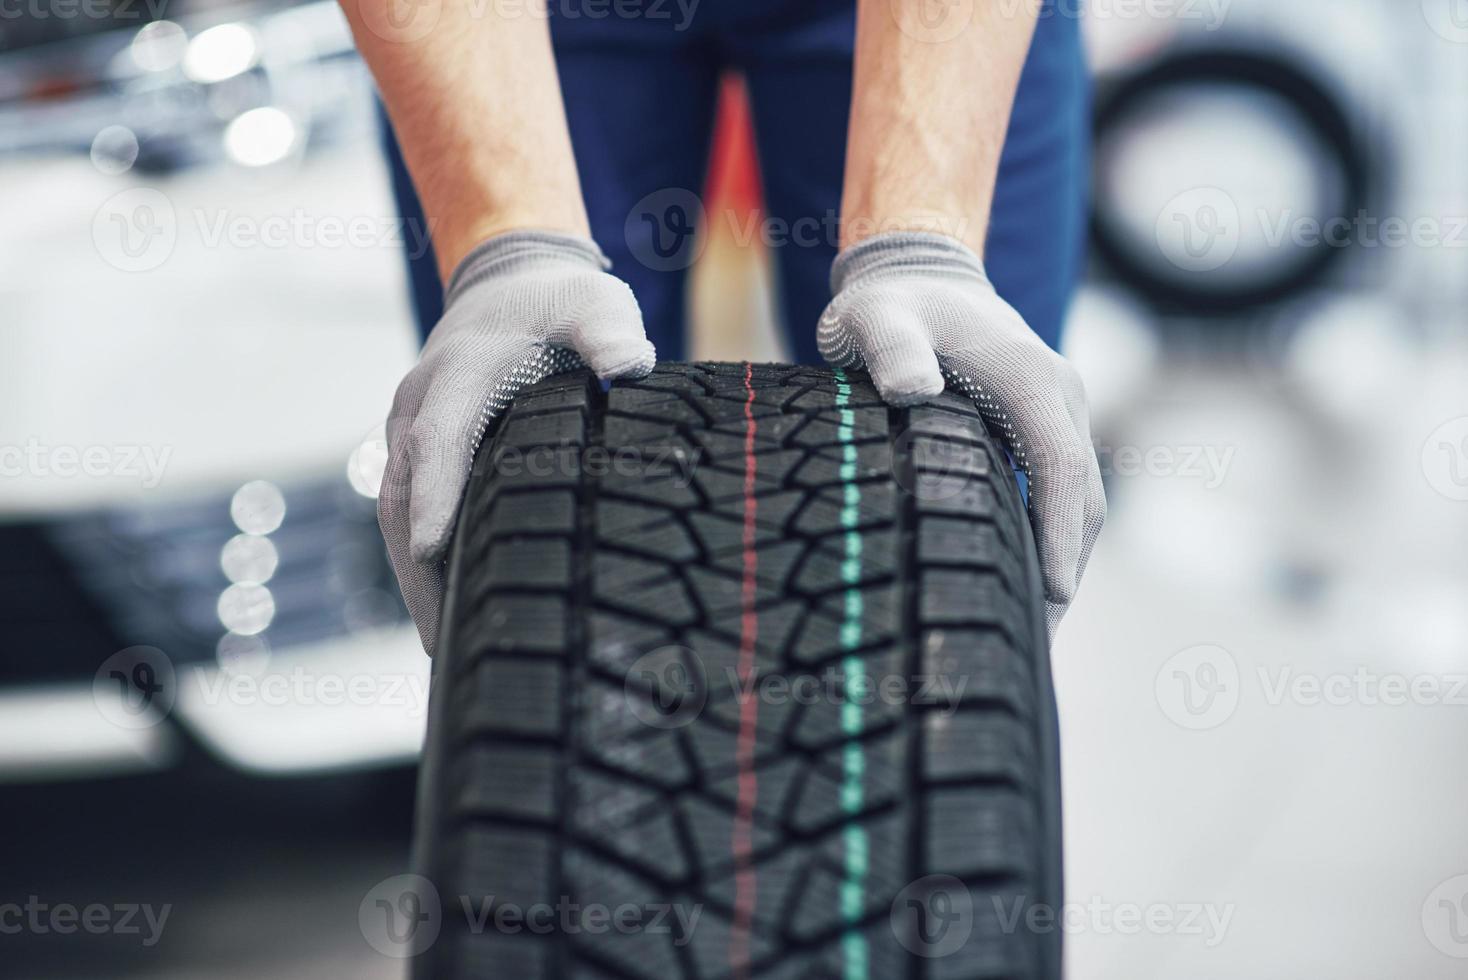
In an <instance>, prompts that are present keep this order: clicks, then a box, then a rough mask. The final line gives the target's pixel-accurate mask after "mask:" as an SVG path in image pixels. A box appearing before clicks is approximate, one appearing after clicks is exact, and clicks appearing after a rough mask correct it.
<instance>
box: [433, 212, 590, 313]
mask: <svg viewBox="0 0 1468 980" xmlns="http://www.w3.org/2000/svg"><path fill="white" fill-rule="evenodd" d="M547 261H565V262H577V263H584V264H585V265H587V266H590V267H591V268H593V269H596V270H597V271H598V272H606V271H607V270H609V269H611V267H612V263H611V260H610V259H608V258H607V257H606V256H605V255H604V254H602V250H601V249H600V248H599V247H598V246H597V244H596V242H594V241H592V240H591V239H590V238H583V237H582V236H580V235H567V234H564V233H562V232H556V231H538V230H535V231H507V232H504V233H503V234H499V235H495V236H494V237H493V238H486V239H485V240H484V241H482V242H480V243H479V244H478V245H475V246H474V247H473V248H472V249H470V250H469V254H468V255H465V256H464V258H463V259H462V260H461V261H460V262H459V264H458V266H457V267H456V268H455V269H454V274H453V275H451V276H449V282H448V286H446V287H445V288H444V305H445V306H447V305H449V304H451V303H453V301H454V297H456V296H457V295H458V294H459V293H461V292H463V291H464V290H466V289H468V288H469V287H471V286H473V285H475V284H476V283H480V282H483V281H484V280H486V279H489V278H492V277H493V276H496V275H500V274H503V273H505V272H511V271H515V270H516V269H517V268H518V267H520V266H522V265H524V264H525V263H527V262H537V263H539V262H547Z"/></svg>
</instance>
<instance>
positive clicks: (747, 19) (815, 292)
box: [385, 0, 1090, 363]
mask: <svg viewBox="0 0 1468 980" xmlns="http://www.w3.org/2000/svg"><path fill="white" fill-rule="evenodd" d="M898 2H912V3H927V2H932V0H898ZM615 4H622V6H621V7H620V8H619V7H618V6H616V5H615ZM548 5H549V7H550V13H551V29H552V36H553V39H554V42H555V49H556V58H557V64H558V67H559V71H560V78H561V87H562V90H563V92H564V94H565V101H566V111H567V116H568V119H569V122H570V127H571V138H572V143H573V145H574V147H575V153H576V164H577V167H578V169H579V170H580V175H581V183H582V188H583V191H584V194H585V198H586V206H587V209H588V212H589V214H590V218H591V231H592V236H593V237H594V238H595V239H596V241H597V243H598V244H600V245H601V247H602V249H603V250H604V251H605V252H606V253H607V256H608V257H609V258H610V259H611V260H612V263H613V272H614V273H615V274H616V275H618V276H620V277H621V278H623V279H625V280H626V281H627V282H628V283H629V284H630V285H631V286H632V289H633V291H634V293H635V294H636V296H637V299H638V302H639V304H640V305H641V307H642V311H643V317H644V321H645V324H646V327H647V335H648V338H649V339H650V340H651V341H652V342H653V344H654V345H655V346H656V347H657V350H658V356H659V357H661V358H663V359H666V360H680V359H682V358H683V357H684V352H685V350H686V329H685V327H686V324H685V319H686V305H687V304H686V289H687V270H686V269H676V268H675V269H660V268H652V267H650V265H657V263H645V262H640V261H638V259H637V258H636V257H635V256H636V255H639V254H641V255H646V254H647V249H648V248H649V247H650V244H651V243H650V241H649V242H638V241H636V240H635V236H636V235H638V234H646V235H649V236H651V235H653V234H654V233H655V229H654V228H653V227H652V226H651V223H649V224H648V225H644V226H638V225H637V223H635V222H634V223H632V224H631V225H629V223H628V220H627V219H628V215H629V213H630V212H631V211H632V209H633V207H634V206H635V205H636V204H637V203H638V202H639V201H641V200H642V199H643V198H644V197H646V196H647V195H648V194H650V193H652V192H654V191H660V190H663V189H667V188H688V189H692V190H695V191H696V190H698V189H699V188H701V187H702V186H703V181H704V176H705V170H706V168H707V165H708V157H709V145H710V139H711V135H712V129H713V124H714V115H715V113H714V109H715V102H716V99H717V96H718V91H719V78H720V75H721V73H722V72H724V71H725V70H726V69H737V70H738V71H740V72H742V73H743V75H744V77H745V79H746V81H747V86H748V92H749V100H750V106H751V109H752V111H753V116H754V128H755V138H756V143H757V146H758V154H759V165H760V175H761V180H762V183H763V187H764V195H765V204H766V208H767V211H768V215H769V217H770V218H773V219H778V220H779V221H780V222H781V223H782V225H783V227H786V228H789V227H792V226H794V223H795V222H796V221H797V220H799V219H805V222H804V223H805V225H806V226H807V227H810V222H816V223H817V224H816V226H817V227H821V228H825V227H826V226H827V225H828V224H829V216H830V215H834V214H839V212H840V204H841V181H842V173H843V170H844V162H845V153H846V126H847V115H848V110H849V107H850V104H851V85H852V77H851V65H852V49H853V43H854V41H855V31H856V12H855V3H854V2H853V0H698V2H696V3H694V2H693V0H683V3H682V5H681V6H680V4H679V3H678V0H606V2H603V3H601V4H597V3H593V2H587V0H548ZM690 5H691V7H692V15H691V16H686V11H687V10H688V9H689V7H690ZM629 8H630V9H636V10H639V11H641V12H642V15H641V16H636V17H627V16H620V17H619V16H617V15H616V13H615V10H616V9H624V10H625V9H629ZM1076 10H1077V4H1075V3H1073V2H1069V0H1063V2H1061V3H1060V4H1059V5H1057V4H1056V3H1055V0H1046V3H1045V7H1044V9H1043V11H1042V13H1041V17H1040V21H1039V24H1038V26H1037V28H1036V31H1035V38H1034V41H1033V44H1032V45H1031V48H1030V52H1029V57H1028V60H1027V61H1026V63H1025V68H1024V73H1023V75H1022V76H1021V79H1020V84H1019V91H1018V94H1017V96H1016V98H1015V104H1014V111H1013V116H1012V119H1011V122H1010V126H1009V133H1008V137H1007V139H1006V142H1005V146H1004V153H1003V157H1002V159H1001V162H1000V167H999V179H998V184H997V187H996V190H995V197H994V207H993V216H992V220H991V225H990V228H989V238H988V244H987V254H986V256H985V259H986V266H987V269H988V272H989V276H990V278H991V279H992V280H993V282H994V285H995V287H996V288H997V289H998V291H999V293H1000V295H1001V296H1003V297H1004V298H1005V299H1006V300H1008V301H1009V302H1010V303H1011V304H1013V305H1014V306H1015V307H1016V308H1017V309H1018V310H1019V312H1020V313H1021V314H1022V315H1023V316H1024V318H1025V320H1026V321H1027V322H1028V323H1029V325H1030V327H1031V328H1032V329H1033V330H1034V331H1035V332H1036V333H1037V334H1039V336H1040V337H1041V338H1042V339H1043V340H1044V341H1045V342H1046V343H1048V344H1049V345H1050V346H1052V347H1056V346H1058V343H1059V338H1060V330H1061V325H1062V322H1063V320H1064V316H1065V311H1066V307H1067V304H1068V302H1069V300H1070V298H1071V295H1072V293H1073V291H1074V288H1075V283H1076V280H1077V276H1078V274H1079V271H1080V264H1081V258H1082V250H1083V245H1084V240H1085V230H1086V194H1087V181H1088V171H1089V157H1088V150H1089V137H1090V129H1089V123H1090V89H1089V81H1088V77H1087V73H1086V68H1085V61H1084V56H1083V53H1082V48H1081V38H1080V29H1079V28H1080V25H1079V23H1078V20H1077V17H1076V13H1075V11H1076ZM600 12H605V16H596V15H595V14H596V13H600ZM385 131H386V128H385ZM386 132H387V135H386V143H387V152H388V155H389V161H390V163H391V167H392V177H393V189H394V193H395V195H396V197H397V200H398V203H399V207H400V208H401V210H402V215H403V217H404V219H405V220H408V221H416V222H418V223H417V224H416V225H410V227H417V228H424V227H427V225H426V224H425V223H424V222H423V217H422V210H421V207H420V205H419V203H418V200H417V197H416V195H415V194H414V192H413V187H412V184H411V182H410V180H409V178H408V175H407V171H406V170H405V169H404V167H403V162H402V156H401V154H400V152H399V151H398V148H397V146H396V144H395V143H394V141H393V137H392V135H391V132H390V131H386ZM638 227H642V228H643V229H644V230H643V231H641V232H639V231H638V230H637V228H638ZM629 235H630V236H634V237H633V238H632V240H629ZM835 253H836V243H835V240H834V236H833V235H829V234H824V233H823V234H820V235H815V236H806V238H805V239H804V243H803V244H796V243H793V242H787V243H785V244H783V245H781V246H780V247H777V248H774V249H772V255H773V261H774V263H775V275H776V284H777V297H778V303H779V309H780V312H781V314H782V320H783V323H784V327H785V330H786V332H787V335H788V339H789V344H790V348H791V350H792V351H793V352H794V354H795V357H796V359H797V360H798V361H800V362H802V363H819V361H820V356H819V354H818V352H817V350H816V346H815V337H816V323H817V320H818V319H819V317H820V314H821V311H822V310H823V309H824V308H825V305H826V303H827V302H828V301H829V299H830V286H829V274H830V268H831V261H832V260H833V259H834V258H835ZM409 271H410V276H411V281H412V285H413V294H414V295H413V300H414V308H415V313H416V316H417V319H418V323H419V326H420V329H421V330H422V331H423V333H424V334H425V336H426V334H427V332H428V330H429V329H431V328H432V326H433V324H434V323H436V322H437V320H438V318H439V314H440V312H441V310H442V304H443V297H442V291H441V288H440V284H439V281H438V274H437V271H436V268H435V263H434V257H433V255H432V253H431V252H428V253H427V254H422V255H419V256H416V257H413V256H410V258H409Z"/></svg>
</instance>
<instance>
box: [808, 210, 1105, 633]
mask: <svg viewBox="0 0 1468 980" xmlns="http://www.w3.org/2000/svg"><path fill="white" fill-rule="evenodd" d="M831 289H832V292H833V293H834V294H835V297H836V298H835V299H834V300H832V301H831V305H830V306H828V307H827V308H826V312H825V313H824V314H823V315H822V316H821V325H820V333H819V344H820V349H821V354H822V355H824V356H825V358H826V360H828V361H830V362H831V363H832V364H834V365H835V366H837V367H858V366H861V365H865V366H866V367H867V369H868V370H869V371H870V372H871V375H872V381H873V382H874V383H875V384H876V386H877V391H878V392H879V393H880V394H881V396H882V398H883V400H885V401H887V402H888V403H890V404H893V405H913V404H917V403H920V402H924V401H929V400H931V399H933V398H934V397H936V396H937V395H938V394H939V393H940V392H942V391H943V388H944V379H945V377H946V378H947V379H948V380H950V381H952V382H953V384H954V385H955V386H956V387H957V388H959V389H961V390H962V391H964V392H966V393H967V394H968V395H969V397H971V398H972V399H973V400H974V401H975V402H976V403H978V406H979V411H980V412H981V414H982V415H983V416H984V419H985V421H986V422H987V423H988V424H989V428H990V430H991V431H992V432H993V433H994V435H995V436H996V437H998V438H999V439H1001V440H1002V441H1003V442H1004V443H1005V445H1006V446H1007V447H1008V449H1009V452H1010V453H1011V454H1012V455H1013V456H1014V459H1015V462H1016V463H1018V464H1019V466H1020V467H1021V468H1022V469H1023V470H1024V472H1025V474H1026V476H1027V477H1028V478H1029V484H1030V490H1029V497H1030V515H1031V522H1032V524H1033V525H1034V529H1035V539H1036V543H1037V545H1038V547H1039V551H1040V573H1041V577H1042V579H1043V581H1044V586H1045V600H1046V601H1045V613H1046V617H1045V618H1046V624H1047V626H1048V628H1049V631H1050V633H1051V635H1052V636H1053V635H1054V633H1055V628H1056V626H1057V625H1058V624H1059V623H1060V620H1061V617H1062V616H1064V615H1065V611H1066V609H1067V607H1069V606H1070V603H1071V600H1072V599H1074V598H1075V594H1076V587H1077V586H1078V585H1079V584H1080V579H1081V574H1082V573H1083V572H1084V571H1085V570H1086V561H1087V559H1089V558H1090V555H1091V545H1092V544H1094V543H1095V541H1096V535H1097V534H1099V533H1100V532H1101V525H1102V524H1104V523H1105V521H1106V494H1105V491H1104V490H1103V488H1102V486H1101V472H1100V469H1099V467H1098V466H1097V463H1096V453H1095V450H1094V448H1093V447H1092V445H1091V423H1090V420H1089V417H1088V415H1087V410H1086V394H1085V390H1084V388H1083V386H1082V384H1081V379H1080V376H1079V375H1078V374H1076V371H1075V368H1073V367H1071V366H1070V363H1069V362H1067V361H1066V360H1065V359H1064V358H1062V357H1061V356H1060V355H1059V354H1056V353H1055V352H1053V351H1052V350H1050V348H1048V347H1046V346H1045V344H1044V343H1042V342H1041V341H1040V339H1039V338H1038V337H1036V336H1035V334H1034V333H1033V332H1032V331H1031V330H1030V329H1029V327H1028V326H1026V325H1025V321H1024V320H1023V318H1021V317H1020V315H1019V313H1017V312H1016V311H1015V309H1014V307H1012V306H1010V305H1009V304H1008V303H1006V302H1005V301H1004V300H1002V299H1000V298H999V294H998V293H996V292H995V291H994V287H993V285H991V284H990V282H989V279H988V277H987V276H986V275H985V274H984V265H983V263H982V262H981V261H980V260H979V257H978V256H977V255H975V254H974V253H973V252H972V251H971V250H970V249H968V248H966V247H965V246H964V245H963V244H961V243H960V242H958V241H957V240H956V239H953V238H949V237H947V236H945V235H935V234H925V233H908V232H894V233H889V234H883V235H877V236H875V237H873V238H868V239H866V240H864V241H862V242H859V243H858V244H856V245H855V246H853V247H851V248H848V249H846V250H845V251H843V252H842V253H841V254H840V255H838V256H837V257H836V262H835V265H833V266H832V268H831Z"/></svg>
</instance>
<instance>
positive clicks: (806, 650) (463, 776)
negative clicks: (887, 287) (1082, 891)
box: [413, 364, 1061, 980]
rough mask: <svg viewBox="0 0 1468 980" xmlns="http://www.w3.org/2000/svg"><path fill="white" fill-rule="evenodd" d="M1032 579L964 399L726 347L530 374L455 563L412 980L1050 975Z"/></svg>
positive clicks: (460, 536)
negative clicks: (606, 385) (880, 389)
mask: <svg viewBox="0 0 1468 980" xmlns="http://www.w3.org/2000/svg"><path fill="white" fill-rule="evenodd" d="M839 402H844V403H845V404H844V405H841V404H838V403H839ZM843 412H844V413H845V414H844V415H843ZM751 424H752V426H753V433H754V434H753V436H752V439H753V442H752V445H751V444H750V442H749V441H748V440H749V439H750V438H751V437H750V435H749V428H750V426H751ZM751 461H752V464H753V466H752V469H753V477H752V483H751V482H749V481H750V469H751V467H750V465H749V463H750V462H751ZM843 467H844V469H843ZM749 491H752V492H753V497H752V499H753V500H754V508H753V512H752V521H747V520H746V506H745V503H746V496H747V493H748V492H749ZM747 532H748V533H752V534H753V538H752V540H748V541H747ZM747 544H748V545H750V547H746V545H747ZM751 587H752V589H753V592H752V600H753V601H752V604H751V602H750V601H749V600H750V598H751V594H750V593H749V591H748V590H749V589H750V588H751ZM1040 595H1041V593H1040V586H1039V576H1038V568H1037V564H1036V561H1035V558H1034V546H1033V543H1032V540H1031V537H1030V530H1029V526H1028V523H1027V521H1026V520H1025V514H1024V510H1023V506H1022V503H1021V499H1020V496H1019V492H1018V489H1017V487H1016V485H1015V481H1014V479H1013V478H1012V474H1011V470H1010V468H1009V465H1008V463H1007V462H1006V457H1005V456H1004V454H1003V453H1002V452H1001V451H1000V450H999V449H997V448H996V446H995V444H994V443H993V442H992V441H991V440H990V438H989V436H988V434H987V433H986V431H985V429H984V426H983V423H982V421H981V420H980V418H979V416H978V414H977V413H976V411H975V409H974V407H973V405H972V403H971V402H969V401H968V400H967V399H965V398H964V397H962V396H961V395H958V394H954V393H951V392H950V393H948V394H945V395H943V396H942V397H941V398H940V399H939V401H938V402H937V403H935V404H933V405H930V406H926V407H922V408H915V409H911V410H906V411H904V410H897V409H889V408H888V407H886V406H884V405H883V404H882V403H881V401H880V400H879V399H878V397H877V395H876V392H875V390H874V389H873V388H872V386H871V384H870V382H869V381H868V380H867V378H866V376H865V375H864V374H861V373H857V372H853V373H852V375H851V377H850V378H849V379H846V378H844V377H843V376H839V375H833V373H832V372H831V371H829V370H824V369H817V368H809V367H791V366H785V365H770V366H754V367H749V366H747V365H734V364H697V365H681V364H664V365H660V366H659V367H658V368H657V370H656V371H655V372H654V373H653V374H652V375H651V376H650V377H649V378H647V379H646V380H643V381H639V382H632V383H619V384H617V385H616V386H614V387H613V388H612V389H611V391H610V393H609V394H608V393H603V391H602V390H601V388H600V387H599V386H598V385H597V384H596V382H595V379H593V378H591V377H590V376H589V375H587V374H586V373H584V372H582V373H576V374H571V375H564V376H560V377H557V378H553V379H550V380H547V381H544V382H542V383H540V384H538V385H536V386H535V387H534V388H531V389H529V390H528V391H526V392H525V393H524V394H522V395H521V396H520V397H519V398H518V399H516V401H515V402H514V405H513V407H512V408H511V409H510V410H509V412H508V413H507V415H506V416H505V417H504V419H503V420H502V421H501V422H500V423H499V424H498V426H497V428H496V430H495V431H494V432H493V434H492V438H491V437H486V440H485V445H484V446H483V447H482V448H481V450H480V452H479V455H478V459H477V461H476V467H475V472H474V474H473V476H472V478H471V480H470V482H469V487H468V490H467V493H466V496H465V500H464V505H463V509H462V511H461V514H460V518H459V524H458V530H457V533H456V540H455V544H454V548H453V552H452V556H451V559H450V568H449V588H448V599H447V602H446V605H445V610H444V624H445V629H444V634H443V640H442V641H441V643H440V646H439V652H438V654H437V658H436V662H435V664H434V670H435V679H434V691H433V696H432V706H431V710H430V719H429V735H428V743H427V746H426V750H425V757H424V765H423V769H422V774H421V777H420V786H419V802H418V838H417V841H416V846H417V849H418V854H417V860H418V864H419V866H420V869H421V870H422V872H423V874H424V875H425V876H426V878H427V879H428V880H429V881H430V882H432V887H433V888H434V889H435V890H436V892H437V898H438V900H439V901H440V903H441V908H442V921H441V928H440V929H438V930H437V936H436V941H433V942H432V943H431V945H429V946H428V948H427V949H426V950H423V951H422V952H421V953H420V954H419V955H418V956H417V957H416V959H415V962H414V974H413V975H414V976H415V977H417V978H450V980H457V978H475V980H482V978H487V977H489V978H500V977H503V978H507V980H532V978H551V980H608V978H625V980H631V978H644V977H645V978H655V980H681V978H690V980H692V978H698V980H714V978H719V977H728V976H751V977H760V978H765V977H771V978H775V977H778V978H791V980H795V978H800V980H814V978H824V977H830V978H854V977H870V978H874V980H895V978H960V977H985V978H988V977H1013V978H1041V977H1043V978H1051V977H1058V976H1059V973H1060V937H1059V932H1058V929H1057V928H1055V927H1054V926H1053V925H1052V923H1053V922H1056V921H1058V915H1059V912H1060V902H1061V887H1060V817H1059V764H1058V757H1057V738H1056V722H1055V710H1054V696H1053V693H1052V690H1051V686H1050V669H1049V660H1048V652H1047V647H1046V640H1045V631H1044V625H1043V612H1042V607H1043V603H1042V602H1041V601H1040ZM751 610H752V615H753V618H752V619H750V618H749V617H748V616H747V615H746V614H747V613H750V612H751ZM756 630H757V631H758V632H757V636H756V635H755V631H756ZM669 648H674V649H672V650H670V649H669ZM751 650H753V651H754V653H753V657H754V660H755V664H756V666H755V667H754V670H753V673H754V675H755V676H756V677H758V678H761V679H762V680H763V681H764V683H762V684H761V686H760V687H759V688H758V693H757V694H755V695H753V696H750V697H744V698H739V697H736V696H735V691H736V689H737V688H738V686H739V683H738V682H739V681H741V680H743V679H745V678H747V677H748V676H749V670H748V668H749V657H750V656H751V654H750V651H751ZM858 669H859V670H860V671H862V672H864V673H865V675H866V677H867V678H868V679H869V680H870V681H872V682H875V683H874V684H873V685H872V687H868V688H867V689H866V691H865V693H864V694H861V695H860V696H851V697H845V696H843V695H842V692H843V691H847V690H848V687H847V685H848V684H849V681H847V680H845V679H846V678H849V677H850V676H851V675H853V674H855V673H857V672H858ZM786 682H789V683H790V685H791V686H790V687H789V688H786V687H783V686H782V685H783V684H784V683H786ZM802 684H803V685H805V686H804V687H801V686H800V685H802ZM945 684H946V685H947V686H946V687H945V686H944V685H945ZM883 685H887V686H886V687H885V688H884V687H883ZM904 685H905V686H904ZM849 690H851V691H859V689H854V688H852V689H849ZM781 692H784V693H783V694H782V693H781ZM654 695H656V697H654ZM751 705H752V707H751ZM741 732H743V734H744V738H745V741H744V742H743V745H744V746H745V751H744V752H742V753H741V751H740V748H739V746H740V744H741V743H740V738H741ZM736 836H737V837H738V840H740V841H741V842H743V841H745V840H747V841H749V844H748V846H747V847H746V846H745V845H744V844H743V843H740V844H737V845H736V843H735V840H736ZM843 900H844V904H843ZM751 905H752V910H751ZM573 906H574V909H573ZM576 909H579V910H580V911H576ZM627 909H631V910H632V911H630V912H629V911H626V910H627ZM965 909H967V915H965ZM619 910H620V911H619ZM738 910H744V911H742V912H741V911H738ZM486 911H488V912H489V916H490V917H489V918H487V919H484V920H483V924H482V925H480V924H478V923H476V916H482V915H483V914H484V913H485V912H486ZM604 914H605V915H607V916H613V915H620V916H621V917H620V918H615V919H611V920H610V921H608V920H606V919H603V918H602V916H603V915H604ZM680 915H681V918H679V916H680ZM694 915H696V916H697V918H696V920H693V918H692V917H693V916H694ZM1047 915H1051V916H1054V917H1056V918H1054V919H1051V918H1046V916H1047ZM746 916H747V918H746ZM919 919H921V920H923V921H921V922H919V921H918V920H919ZM741 922H747V923H748V928H747V930H746V929H744V928H742V926H741V924H740V923H741ZM1047 926H1048V927H1047ZM919 929H922V930H925V931H922V932H919V931H918V930H919ZM935 954H936V955H935ZM746 955H747V956H748V960H747V966H748V969H745V968H744V964H745V963H746Z"/></svg>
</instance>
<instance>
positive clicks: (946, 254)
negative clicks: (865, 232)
mask: <svg viewBox="0 0 1468 980" xmlns="http://www.w3.org/2000/svg"><path fill="white" fill-rule="evenodd" d="M914 272H918V273H933V272H936V273H946V274H950V275H958V276H964V277H971V276H977V277H978V278H979V279H982V280H983V281H984V282H986V283H987V282H988V281H989V277H988V275H987V274H986V273H985V272H984V263H983V260H982V259H980V258H979V257H978V256H977V255H975V254H974V251H973V249H971V248H969V247H968V246H967V245H965V244H963V242H960V241H959V240H958V239H956V238H951V237H949V236H948V235H939V234H935V233H933V232H922V231H891V232H885V233H883V234H881V235H873V236H872V237H871V238H864V239H862V240H861V241H859V242H857V243H856V244H855V245H852V246H851V247H849V248H847V249H845V250H843V251H842V252H841V254H840V255H838V256H836V261H835V262H833V263H832V264H831V292H832V294H837V293H840V292H841V290H842V289H845V288H846V287H847V286H850V285H852V284H853V283H855V282H857V281H858V280H861V279H868V278H876V277H881V276H883V275H884V274H888V273H897V274H908V273H914Z"/></svg>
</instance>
